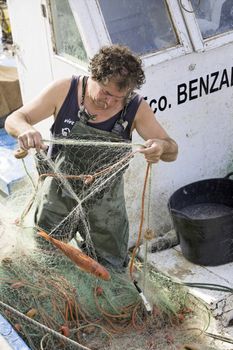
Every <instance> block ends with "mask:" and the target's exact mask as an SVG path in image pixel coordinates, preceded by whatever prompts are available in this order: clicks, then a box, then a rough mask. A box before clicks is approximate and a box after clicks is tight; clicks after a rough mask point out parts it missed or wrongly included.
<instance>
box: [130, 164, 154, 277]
mask: <svg viewBox="0 0 233 350" xmlns="http://www.w3.org/2000/svg"><path fill="white" fill-rule="evenodd" d="M150 166H151V164H150V163H148V164H147V168H146V175H145V179H144V185H143V191H142V201H141V215H140V225H139V232H138V238H137V242H136V245H135V247H134V250H133V253H132V258H131V261H130V267H129V271H130V277H131V279H132V280H133V265H134V260H135V256H136V252H137V250H138V247H139V245H140V241H141V236H142V228H143V222H144V207H145V194H146V186H147V182H148V177H149V170H150Z"/></svg>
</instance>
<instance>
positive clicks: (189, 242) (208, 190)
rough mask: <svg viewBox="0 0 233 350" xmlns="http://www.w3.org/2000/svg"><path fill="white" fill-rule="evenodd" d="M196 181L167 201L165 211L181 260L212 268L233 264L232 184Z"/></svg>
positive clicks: (227, 178)
mask: <svg viewBox="0 0 233 350" xmlns="http://www.w3.org/2000/svg"><path fill="white" fill-rule="evenodd" d="M231 175H233V173H230V174H228V175H227V176H226V177H225V178H214V179H207V180H202V181H197V182H194V183H191V184H188V185H186V186H184V187H181V188H180V189H178V190H177V191H176V192H174V193H173V195H172V196H171V197H170V199H169V202H168V208H169V211H170V214H171V217H172V220H173V225H174V229H175V231H176V234H177V236H178V239H179V243H180V247H181V251H182V253H183V255H184V256H185V258H187V259H188V260H189V261H191V262H193V263H194V264H199V265H206V266H216V265H222V264H226V263H229V262H232V261H233V181H232V180H230V179H229V177H230V176H231Z"/></svg>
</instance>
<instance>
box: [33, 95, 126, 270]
mask: <svg viewBox="0 0 233 350" xmlns="http://www.w3.org/2000/svg"><path fill="white" fill-rule="evenodd" d="M84 93H85V91H84ZM81 119H82V118H80V120H77V121H76V122H75V124H74V126H73V127H72V129H71V132H70V133H69V139H70V138H71V139H76V140H78V139H81V140H84V139H87V140H96V138H98V140H102V141H108V142H109V141H114V142H116V141H117V140H118V141H124V140H123V139H122V136H121V135H117V134H115V133H112V132H108V131H104V130H99V129H96V128H93V127H91V126H89V125H87V124H86V123H85V121H84V122H83V121H82V120H81ZM103 147H106V146H103ZM88 148H89V149H88ZM111 149H112V148H111V147H110V148H109V150H111ZM126 150H127V152H129V151H130V146H127V149H126ZM101 152H102V150H101V146H98V144H97V145H95V144H93V145H92V146H90V145H89V146H85V152H84V148H83V147H79V146H78V145H77V146H72V147H70V146H62V147H61V149H60V150H59V152H58V155H57V156H56V158H55V161H54V163H55V172H62V173H63V174H75V175H80V174H90V173H89V172H90V169H91V172H92V173H93V172H94V173H95V172H96V171H98V170H99V169H101V166H102V168H104V167H107V166H108V164H106V159H105V164H99V163H101ZM90 157H91V159H92V162H93V164H91V167H90ZM109 157H110V158H109V161H111V158H112V154H111V151H110V154H109ZM105 158H106V156H105ZM98 160H99V161H98ZM118 160H119V159H118ZM95 161H96V164H94V163H95ZM77 164H78V166H77ZM77 168H78V169H77ZM69 184H70V185H71V186H72V189H73V190H74V191H75V193H76V194H77V196H78V197H79V199H82V195H83V182H82V181H80V180H71V181H69ZM42 186H43V188H42V195H41V198H40V201H39V204H38V206H37V208H36V212H35V222H36V224H37V225H38V226H39V227H41V228H42V229H44V230H45V231H47V232H48V233H51V232H52V236H53V237H56V238H58V239H63V238H67V237H68V238H69V239H71V238H72V237H73V236H74V235H75V234H76V232H77V231H78V232H79V233H80V234H81V236H82V237H83V238H84V239H85V238H87V237H86V232H85V227H84V226H85V225H84V221H85V222H86V223H87V222H88V225H89V232H90V237H91V241H92V243H93V246H94V249H95V253H96V255H97V257H98V260H99V261H101V263H103V264H105V265H108V264H110V265H112V266H113V267H115V268H121V267H123V266H125V264H127V260H128V255H127V248H128V238H129V225H128V218H127V213H126V208H125V198H124V182H123V172H122V171H121V172H120V173H119V174H118V175H116V176H115V178H114V180H113V181H111V182H110V183H108V182H107V183H106V187H107V188H103V189H101V190H100V192H99V193H98V192H97V193H96V194H94V195H93V196H90V197H89V198H90V199H88V200H87V202H86V203H85V201H84V202H83V211H84V214H85V217H86V220H84V221H83V217H82V213H80V206H79V210H78V211H76V210H75V209H74V208H75V207H76V206H77V205H78V203H77V200H76V199H75V198H74V197H73V196H72V194H71V193H69V190H67V188H65V187H64V185H63V184H62V183H61V182H59V180H58V179H57V178H54V177H46V178H45V180H44V182H43V185H42ZM84 197H85V195H84ZM62 221H63V222H62ZM61 222H62V224H61V225H59V224H60V223H61ZM57 226H58V227H57ZM56 227H57V228H56ZM67 230H68V232H67ZM61 231H62V232H61Z"/></svg>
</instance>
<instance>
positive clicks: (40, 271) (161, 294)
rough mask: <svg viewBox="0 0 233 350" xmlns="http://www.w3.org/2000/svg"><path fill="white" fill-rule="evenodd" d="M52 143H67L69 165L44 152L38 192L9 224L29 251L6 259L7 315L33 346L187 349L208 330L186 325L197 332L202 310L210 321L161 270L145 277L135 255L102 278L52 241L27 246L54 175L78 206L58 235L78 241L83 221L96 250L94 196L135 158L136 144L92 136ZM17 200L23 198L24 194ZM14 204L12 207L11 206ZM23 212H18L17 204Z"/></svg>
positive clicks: (2, 277) (3, 307)
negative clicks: (46, 182) (90, 217)
mask: <svg viewBox="0 0 233 350" xmlns="http://www.w3.org/2000/svg"><path fill="white" fill-rule="evenodd" d="M53 142H54V146H55V147H63V148H64V147H68V148H69V162H68V164H66V166H65V168H64V164H63V163H62V162H61V163H60V164H59V163H56V164H54V163H53V162H52V161H51V160H50V159H48V158H47V156H46V155H45V154H43V153H41V154H40V159H39V161H40V169H42V170H41V172H40V175H39V178H38V180H37V185H36V186H35V190H34V193H33V196H32V198H31V199H30V200H28V201H27V202H28V203H27V205H26V206H25V207H24V210H23V211H22V212H21V215H20V218H19V220H18V222H17V224H18V226H17V227H16V228H14V227H13V225H12V224H11V226H9V225H8V227H7V225H5V226H6V227H5V230H6V231H7V230H9V229H10V230H11V231H12V232H13V231H14V230H15V234H17V235H18V236H19V240H21V242H23V243H22V244H23V245H25V246H26V248H25V249H24V252H23V253H22V251H17V252H14V254H9V255H8V256H5V257H4V258H3V259H2V262H1V265H0V281H1V285H0V297H1V299H0V300H1V301H0V311H1V313H2V314H3V315H4V317H5V318H6V319H7V320H9V321H10V322H11V324H12V325H13V326H14V328H15V329H16V330H17V332H18V333H19V334H20V335H21V337H22V338H23V339H24V340H25V342H26V343H27V344H28V346H29V347H30V349H32V350H38V349H41V350H51V349H91V350H100V349H101V350H104V349H106V350H107V349H108V350H110V349H111V350H115V349H116V350H118V349H121V350H124V349H127V350H130V349H134V350H136V349H143V350H156V349H161V350H162V349H179V348H180V349H181V345H182V344H184V342H186V341H192V339H194V338H195V339H196V338H197V334H198V335H199V336H200V335H201V333H202V331H201V330H200V324H199V326H198V331H188V330H187V328H188V325H187V324H188V323H189V321H190V320H191V321H192V329H193V328H195V327H193V324H194V323H195V322H196V321H195V320H196V319H197V318H198V313H201V315H202V316H201V318H202V321H201V322H202V323H203V327H205V325H206V322H207V323H208V314H207V313H206V310H205V308H204V307H202V305H199V303H198V302H197V301H196V300H195V299H194V298H193V297H191V296H190V295H189V293H188V292H187V290H186V289H185V288H184V287H183V286H180V285H178V284H177V283H175V282H173V281H171V280H170V279H169V278H167V277H166V276H163V275H162V274H161V273H158V272H155V271H154V270H151V269H148V270H146V271H147V272H146V276H145V269H144V267H143V264H142V263H141V262H139V261H136V259H135V258H134V261H133V262H131V266H134V271H133V272H132V271H131V273H129V272H125V273H121V272H119V271H115V270H111V269H109V272H110V274H111V279H110V280H109V281H103V280H100V279H98V278H96V277H95V276H93V275H91V274H87V273H86V272H84V271H82V270H80V269H79V268H78V267H77V266H75V265H74V263H73V262H72V261H71V260H70V259H68V258H67V257H66V256H64V254H63V253H62V252H61V251H58V250H57V249H55V248H51V246H49V245H44V246H43V245H41V244H39V245H37V243H35V247H34V248H33V249H28V251H27V243H26V242H27V239H28V234H29V233H28V231H30V228H28V227H27V216H28V215H29V214H30V210H32V208H33V205H34V204H35V203H36V202H37V201H38V200H40V195H41V193H40V189H41V182H42V181H43V179H44V178H46V177H55V178H57V179H58V181H59V183H60V186H61V187H62V188H63V189H65V190H66V191H67V193H69V196H71V197H72V198H73V199H74V200H75V201H76V203H77V205H76V207H75V208H74V210H72V212H71V213H69V215H68V216H67V217H66V218H65V220H62V222H60V223H59V224H58V226H56V227H54V228H53V231H52V232H54V231H55V230H56V231H58V232H62V233H63V234H64V233H65V235H66V237H68V238H69V239H71V238H73V237H74V238H75V236H74V232H76V231H77V222H78V223H79V225H80V223H81V224H82V225H81V228H82V229H83V230H84V231H85V237H86V243H87V244H88V247H89V248H90V249H91V252H92V254H93V252H94V247H93V246H92V244H91V237H90V235H88V233H89V232H88V222H87V221H86V217H85V210H86V208H87V207H90V206H92V205H93V204H94V203H95V200H96V198H100V199H101V196H102V195H103V193H105V191H109V190H110V188H111V184H112V182H113V181H118V178H119V175H120V174H121V173H122V171H124V170H125V169H126V168H127V167H128V166H129V163H130V162H131V161H132V160H133V156H134V152H132V150H131V146H130V145H129V144H126V143H122V144H121V143H117V142H116V143H108V142H105V143H103V142H102V141H101V140H98V141H96V143H95V145H93V142H88V141H87V140H85V141H83V142H82V141H79V142H77V141H72V140H69V141H66V140H53ZM92 147H99V157H98V158H96V157H95V159H91V154H92ZM84 150H85V151H84ZM82 157H84V158H86V157H88V158H89V159H90V163H89V169H83V168H82V159H83V158H82ZM74 163H75V164H76V167H74ZM67 169H69V173H67ZM80 169H81V170H80ZM77 190H78V191H77ZM77 193H79V195H77ZM26 196H28V195H26ZM16 198H17V196H16ZM18 198H21V202H24V203H25V201H26V197H24V195H23V196H21V197H20V196H18ZM14 200H15V199H14ZM14 200H13V202H12V203H13V204H14ZM10 205H12V204H10ZM14 207H15V206H14V205H12V206H11V208H12V210H13V211H14V209H13V208H14ZM17 209H18V210H19V209H20V206H19V205H17ZM3 226H4V222H2V227H3ZM79 227H80V226H79ZM31 231H33V228H32V230H31ZM70 232H72V236H70ZM32 234H33V233H30V235H32ZM96 259H97V257H96ZM132 273H133V274H134V277H133V278H136V277H137V280H138V282H139V284H140V283H141V285H142V284H143V280H145V278H146V281H147V282H146V290H144V294H145V295H146V298H147V299H148V301H149V303H150V305H151V306H152V312H151V313H148V312H147V310H146V308H145V304H144V302H143V300H142V298H141V295H140V294H139V292H138V290H137V289H136V288H135V285H134V283H133V280H132ZM194 305H195V307H194ZM194 308H195V309H196V311H195V312H194ZM197 310H198V311H197ZM203 315H204V316H203ZM205 316H206V317H205Z"/></svg>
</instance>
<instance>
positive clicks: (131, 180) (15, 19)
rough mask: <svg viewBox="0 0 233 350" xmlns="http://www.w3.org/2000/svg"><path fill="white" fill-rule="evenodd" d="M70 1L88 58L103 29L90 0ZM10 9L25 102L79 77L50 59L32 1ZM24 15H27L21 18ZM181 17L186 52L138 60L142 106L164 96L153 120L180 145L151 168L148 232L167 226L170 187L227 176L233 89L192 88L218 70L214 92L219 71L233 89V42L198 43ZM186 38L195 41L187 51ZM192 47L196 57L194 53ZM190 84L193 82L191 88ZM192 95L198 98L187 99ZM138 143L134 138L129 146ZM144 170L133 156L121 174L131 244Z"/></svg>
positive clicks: (12, 2)
mask: <svg viewBox="0 0 233 350" xmlns="http://www.w3.org/2000/svg"><path fill="white" fill-rule="evenodd" d="M183 2H184V4H185V5H186V6H188V5H189V2H188V0H184V1H183ZM70 3H71V4H72V6H73V9H75V11H76V13H75V18H76V20H77V21H78V20H80V21H81V19H80V14H79V13H78V12H77V11H78V8H80V6H81V9H82V11H83V12H82V21H81V22H80V23H79V27H80V28H81V29H82V32H83V37H84V42H85V44H86V46H87V51H88V54H91V53H93V52H94V51H95V50H96V49H97V47H98V45H100V44H102V43H106V41H107V39H108V36H107V35H106V33H102V32H99V33H98V31H101V30H105V26H104V25H103V23H102V22H101V21H102V20H101V17H98V11H97V9H96V3H95V2H94V1H92V0H88V2H83V1H82V2H76V1H73V0H72V1H70ZM174 3H176V5H174V6H173V7H172V1H170V0H169V4H170V6H171V10H172V11H173V12H174V13H175V11H176V12H177V13H178V12H180V10H179V9H178V8H177V2H176V1H175V2H174ZM80 4H81V5H80ZM9 7H10V17H11V21H12V30H13V36H14V40H15V42H16V44H18V45H19V54H18V67H19V72H20V81H21V86H22V94H23V98H24V101H27V100H28V99H30V98H31V97H32V96H34V95H36V94H37V93H38V92H39V90H41V88H42V87H43V86H45V85H46V84H47V83H48V82H49V81H51V80H52V79H53V78H55V79H56V78H60V77H61V76H65V75H71V74H82V73H83V72H84V70H85V69H84V68H83V67H80V66H77V65H74V64H72V63H71V62H68V61H67V60H64V59H61V58H60V57H58V56H56V55H54V54H53V53H52V44H51V36H50V33H49V29H48V21H47V19H45V18H43V17H42V14H41V8H40V1H39V0H34V1H33V2H31V1H30V0H22V1H20V2H19V1H17V0H9ZM92 9H93V13H94V14H95V18H94V17H93V15H91V16H89V15H90V12H88V11H91V10H92ZM29 13H30V16H28V14H29ZM183 15H184V14H183ZM186 17H188V18H186V20H187V21H188V22H189V34H188V31H186V29H185V28H187V25H186V24H187V23H186V24H185V23H184V22H183V23H182V24H180V26H181V27H180V28H183V31H182V33H183V34H184V33H185V35H186V36H187V35H190V37H189V38H187V40H186V41H185V43H183V44H184V46H185V52H183V56H180V54H179V55H178V57H176V54H174V53H172V52H171V51H169V50H165V51H164V52H161V53H157V54H155V55H148V57H145V58H144V65H145V73H146V78H147V82H146V84H145V85H144V87H143V89H142V90H141V93H142V95H143V96H147V100H148V101H152V100H154V102H153V103H152V109H155V108H157V107H158V101H160V103H161V102H163V99H164V96H165V97H166V99H167V106H169V105H170V108H168V107H167V108H166V109H165V110H164V111H159V110H158V111H157V113H156V115H157V118H158V120H159V122H160V123H161V124H162V125H163V126H164V127H165V128H166V130H167V131H168V133H169V134H170V135H171V137H173V138H174V139H175V140H176V141H177V142H178V144H179V157H178V159H177V161H176V162H174V163H163V162H160V163H159V164H158V165H154V166H153V179H152V193H151V199H152V201H151V210H150V212H151V220H150V223H151V226H152V228H154V229H156V230H157V231H158V232H161V231H166V230H167V229H168V228H169V225H170V224H171V222H170V218H169V214H168V210H167V201H168V198H169V197H170V195H171V194H172V193H173V192H174V191H175V190H176V189H178V188H179V187H181V186H183V185H185V184H187V183H190V182H193V181H197V180H199V179H203V178H209V177H221V176H224V175H226V173H227V172H229V171H230V170H233V163H232V153H233V152H232V135H233V124H232V116H233V112H232V111H233V89H232V86H230V87H227V86H226V84H225V85H222V89H221V90H218V91H215V92H213V93H209V94H203V96H201V97H200V96H199V95H200V93H199V87H198V86H199V82H200V81H199V79H200V77H202V78H203V79H204V80H205V79H207V77H209V79H210V86H211V85H212V84H213V79H214V78H211V74H212V73H214V72H218V78H217V79H216V82H215V84H216V85H215V87H219V86H220V84H221V79H222V78H221V76H222V73H223V71H224V69H226V70H227V72H228V75H229V80H230V83H229V84H230V85H231V84H233V78H232V77H231V69H232V66H233V56H232V50H233V41H232V38H231V37H230V36H228V37H227V39H226V36H221V37H219V38H217V39H216V40H214V41H213V40H209V41H205V43H203V42H202V41H201V38H200V35H199V34H198V31H197V29H196V27H195V26H196V25H197V23H195V21H194V20H193V19H191V17H190V16H188V15H187V16H186ZM177 18H178V17H177ZM87 19H88V21H86V20H87ZM178 22H180V23H181V22H182V16H181V15H180V16H179V18H178V19H177V25H179V23H178ZM85 23H86V24H85ZM101 23H102V24H101ZM90 26H91V27H90ZM101 28H102V29H101ZM94 32H95V35H97V36H98V34H99V38H96V39H95V40H96V41H95V40H94V39H93V38H94V37H92V36H90V38H89V41H88V35H90V34H91V33H94ZM190 38H191V39H192V40H193V41H194V43H193V46H192V45H191V43H190ZM97 39H98V40H97ZM93 40H94V41H93ZM210 42H212V43H213V42H214V45H213V44H211V45H210ZM223 44H224V45H223ZM219 45H220V46H219ZM217 46H218V47H217ZM213 47H215V48H213ZM207 48H208V50H207ZM209 48H211V49H209ZM177 49H178V48H177ZM194 49H196V50H197V51H196V52H194V51H193V50H194ZM205 50H206V51H205ZM202 51H203V52H202ZM177 52H178V51H177ZM188 52H189V53H188ZM163 55H164V56H163ZM158 57H159V58H158ZM38 58H39V59H38ZM195 79H197V81H196V82H195ZM192 80H194V82H192V83H191V87H192V88H193V91H191V92H190V90H189V91H188V93H189V94H190V95H191V98H193V99H191V100H189V99H187V101H186V102H185V103H180V104H179V103H178V96H177V91H178V86H179V85H180V84H187V85H189V82H191V81H192ZM196 95H197V98H194V97H195V96H196ZM162 96H163V97H162ZM161 97H162V99H161ZM155 100H156V101H157V102H155ZM161 106H162V107H163V105H161ZM161 106H160V107H161ZM50 124H51V120H50V121H48V122H47V123H45V124H44V123H42V124H41V126H40V130H41V131H42V133H43V136H45V137H47V135H48V126H49V125H50ZM139 140H140V139H139V137H138V136H137V135H136V134H135V135H134V142H138V141H139ZM145 168H146V164H145V162H144V161H143V159H142V157H140V156H138V157H135V160H134V162H132V167H131V169H130V170H129V171H128V173H127V176H126V198H127V207H128V212H129V219H130V224H131V243H132V242H133V241H134V240H135V235H136V234H137V231H138V226H139V215H140V203H141V189H142V183H143V177H144V174H145Z"/></svg>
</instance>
